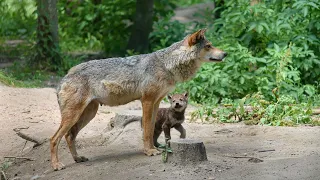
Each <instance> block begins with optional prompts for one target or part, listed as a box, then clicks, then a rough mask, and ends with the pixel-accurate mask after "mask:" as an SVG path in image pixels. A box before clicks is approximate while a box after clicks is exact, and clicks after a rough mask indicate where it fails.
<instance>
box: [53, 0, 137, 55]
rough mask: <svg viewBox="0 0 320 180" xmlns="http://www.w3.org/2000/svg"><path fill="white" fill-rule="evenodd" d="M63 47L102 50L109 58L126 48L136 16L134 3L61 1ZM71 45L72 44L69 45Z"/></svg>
mask: <svg viewBox="0 0 320 180" xmlns="http://www.w3.org/2000/svg"><path fill="white" fill-rule="evenodd" d="M58 6H59V14H60V18H59V25H60V27H59V28H60V32H59V33H60V37H61V39H62V41H61V47H62V48H63V49H64V50H72V49H74V48H75V46H77V47H76V48H77V49H79V50H85V49H87V48H88V47H89V48H90V49H101V48H102V46H103V45H104V47H105V51H106V53H108V54H114V53H119V52H120V51H123V50H124V48H125V47H126V43H127V39H128V38H129V33H130V27H131V25H132V22H133V15H134V13H135V0H128V1H123V0H115V1H108V0H102V1H101V3H97V4H95V3H94V1H91V0H84V1H67V0H62V1H59V5H58ZM69 41H72V42H69Z"/></svg>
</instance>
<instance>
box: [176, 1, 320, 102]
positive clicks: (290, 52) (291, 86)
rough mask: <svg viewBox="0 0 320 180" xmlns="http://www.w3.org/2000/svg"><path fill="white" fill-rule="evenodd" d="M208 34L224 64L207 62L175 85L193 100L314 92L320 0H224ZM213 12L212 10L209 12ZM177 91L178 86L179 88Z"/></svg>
mask: <svg viewBox="0 0 320 180" xmlns="http://www.w3.org/2000/svg"><path fill="white" fill-rule="evenodd" d="M221 8H222V9H223V10H222V11H221V14H220V18H219V19H216V20H214V23H213V26H212V22H211V21H206V22H207V24H203V25H202V26H207V27H209V29H208V32H209V33H207V38H208V39H209V40H211V42H213V44H214V45H216V46H217V47H219V48H221V49H223V50H225V51H226V52H228V54H229V55H228V57H227V58H226V59H225V62H224V63H219V64H210V63H208V64H206V65H204V66H203V67H202V69H201V70H200V72H199V73H198V74H197V75H196V77H195V78H194V79H193V80H191V81H190V82H187V83H185V84H181V85H179V88H180V89H188V90H189V91H190V96H191V99H192V100H193V101H195V102H197V103H206V104H214V103H216V102H220V101H221V99H222V98H229V99H237V98H242V97H244V96H246V95H247V94H252V93H254V92H258V91H260V92H262V94H263V95H264V97H265V98H266V100H273V101H276V99H275V97H274V96H273V94H272V90H273V89H275V88H278V91H277V93H278V96H280V95H290V96H292V97H293V98H294V99H295V100H296V101H306V100H307V99H308V97H311V96H313V95H315V94H317V93H319V86H317V84H319V81H320V79H319V77H320V76H319V75H320V66H319V64H320V61H319V56H320V51H319V48H320V46H319V42H320V41H319V38H320V34H319V32H320V31H319V30H320V23H319V22H320V21H319V20H320V3H319V2H318V1H316V0H295V1H289V0H283V1H277V0H270V1H265V2H264V3H262V2H261V3H258V4H256V5H254V6H251V5H250V2H249V1H246V0H230V1H225V4H224V6H223V7H221ZM214 13H215V11H212V14H214ZM178 91H179V89H178Z"/></svg>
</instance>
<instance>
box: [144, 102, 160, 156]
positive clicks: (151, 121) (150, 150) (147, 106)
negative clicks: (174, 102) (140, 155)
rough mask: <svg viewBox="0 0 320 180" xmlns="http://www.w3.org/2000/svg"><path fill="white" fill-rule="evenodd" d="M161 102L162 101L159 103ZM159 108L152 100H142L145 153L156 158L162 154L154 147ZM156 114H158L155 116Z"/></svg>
mask: <svg viewBox="0 0 320 180" xmlns="http://www.w3.org/2000/svg"><path fill="white" fill-rule="evenodd" d="M159 102H160V101H159ZM158 108H159V103H158V102H154V101H152V100H151V99H148V98H143V99H142V111H143V116H142V126H143V132H144V133H143V144H144V153H145V154H146V155H148V156H154V155H158V154H160V152H159V151H158V150H157V149H156V148H155V147H154V144H153V133H154V126H155V118H156V115H157V114H156V113H157V111H158ZM154 112H156V113H155V114H154Z"/></svg>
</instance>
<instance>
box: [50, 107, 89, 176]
mask: <svg viewBox="0 0 320 180" xmlns="http://www.w3.org/2000/svg"><path fill="white" fill-rule="evenodd" d="M70 106H71V107H69V108H64V109H63V110H61V124H60V127H59V129H58V130H57V132H56V133H55V134H54V135H53V136H52V138H51V140H50V151H51V164H52V167H53V169H54V170H61V169H64V165H63V164H62V163H61V162H59V159H58V146H59V143H60V140H61V138H62V137H63V136H64V135H65V134H66V133H67V132H68V131H69V130H70V129H71V128H72V126H73V125H74V124H76V123H77V121H78V120H79V118H80V115H81V114H82V111H83V110H84V108H85V105H84V104H78V105H70Z"/></svg>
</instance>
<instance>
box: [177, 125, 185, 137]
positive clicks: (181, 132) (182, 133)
mask: <svg viewBox="0 0 320 180" xmlns="http://www.w3.org/2000/svg"><path fill="white" fill-rule="evenodd" d="M174 128H175V129H176V130H177V131H179V132H180V138H182V139H185V138H186V130H185V129H184V128H183V126H182V125H181V124H176V125H175V126H174Z"/></svg>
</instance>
